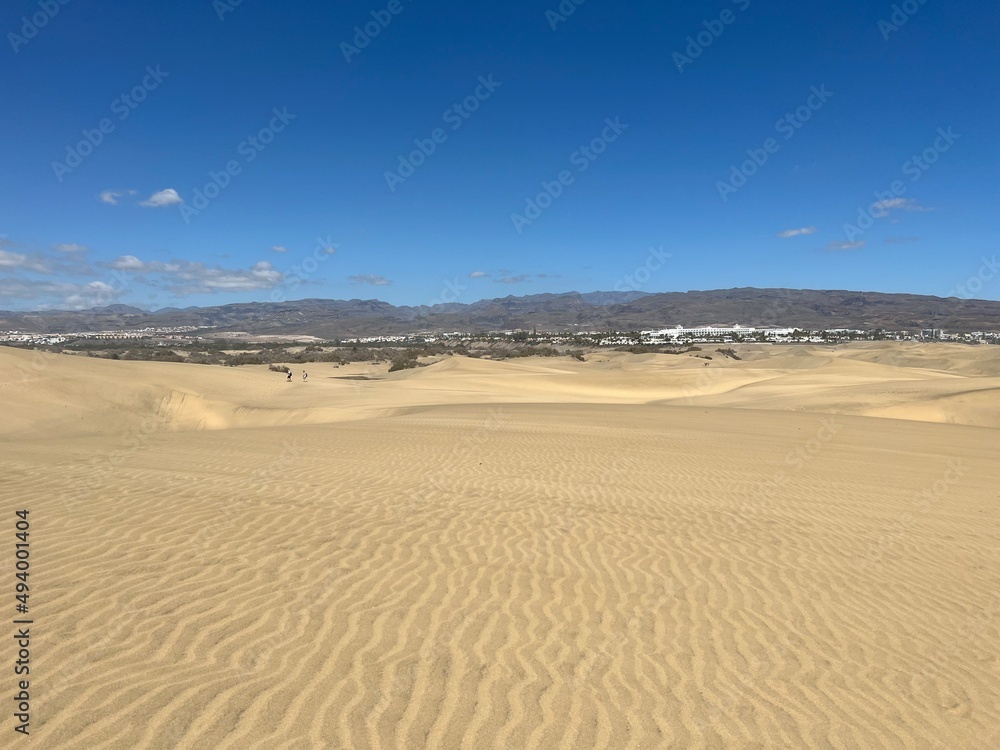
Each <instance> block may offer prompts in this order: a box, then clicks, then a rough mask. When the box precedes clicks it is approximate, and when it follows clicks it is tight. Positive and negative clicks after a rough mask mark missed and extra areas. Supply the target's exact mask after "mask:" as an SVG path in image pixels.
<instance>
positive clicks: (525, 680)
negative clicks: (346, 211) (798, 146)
mask: <svg viewBox="0 0 1000 750" xmlns="http://www.w3.org/2000/svg"><path fill="white" fill-rule="evenodd" d="M739 349H740V351H741V356H743V357H744V359H743V360H741V361H738V362H737V361H733V360H723V359H721V358H720V357H719V356H718V355H714V356H715V359H713V360H712V363H711V365H710V366H709V367H704V366H703V362H702V361H700V360H698V359H696V358H692V357H676V356H668V355H641V356H634V355H620V354H609V355H602V356H594V357H593V358H592V361H589V362H584V363H581V362H576V361H573V360H569V359H558V360H513V361H508V362H491V361H483V360H468V359H459V358H455V359H446V360H444V361H441V362H439V363H437V364H434V365H431V366H429V367H425V368H420V369H417V370H410V371H405V372H401V373H393V374H391V375H389V374H388V373H386V372H385V368H373V367H365V366H362V365H354V366H351V367H341V368H333V367H332V366H330V365H316V366H312V367H309V372H310V381H309V382H308V383H302V382H300V381H298V380H296V382H293V383H291V384H289V383H285V382H284V378H283V377H282V376H280V375H277V374H275V373H270V372H268V371H267V370H266V369H265V368H235V369H233V368H217V367H199V366H195V365H177V364H154V363H141V362H111V361H103V360H95V359H86V358H77V357H63V356H57V355H35V354H32V353H30V352H23V351H15V350H9V349H3V348H0V406H2V409H3V412H2V413H3V414H4V415H5V417H6V419H4V420H2V422H0V442H2V445H0V451H2V453H0V455H2V469H3V472H4V482H3V484H2V487H3V498H4V499H3V502H2V507H3V514H4V517H8V518H11V517H12V516H13V514H12V511H13V509H14V508H18V507H29V508H30V509H31V513H32V518H33V532H34V533H33V537H32V544H33V555H34V557H33V565H34V567H33V582H34V583H33V591H32V596H33V598H32V601H33V612H32V614H33V616H34V617H35V618H36V620H37V622H38V623H39V628H40V630H39V632H44V633H45V637H44V639H40V640H39V641H38V643H37V645H36V647H35V652H34V653H33V662H32V675H33V691H34V701H33V706H32V712H33V723H32V739H31V744H33V745H37V746H38V747H43V748H49V747H51V748H94V747H110V748H118V747H120V748H135V747H143V748H145V747H150V748H175V747H177V748H220V749H221V748H245V747H269V748H270V747H277V748H312V747H317V748H320V747H322V748H364V747H372V748H396V747H399V748H413V747H441V748H451V747H490V748H515V747H516V748H522V747H525V748H561V747H565V748H579V747H607V748H629V747H634V748H652V747H666V748H670V747H673V748H692V747H694V748H772V747H787V748H988V747H995V746H997V745H998V744H1000V679H998V677H1000V659H998V651H997V647H996V644H997V643H998V642H1000V627H998V617H997V615H998V614H1000V594H998V593H997V592H998V591H1000V554H998V549H1000V508H998V500H1000V491H998V489H997V477H998V476H1000V455H998V453H997V450H996V445H997V439H996V437H997V432H996V430H995V428H996V427H998V426H1000V403H998V402H1000V391H998V388H1000V367H998V363H1000V359H998V358H997V357H996V356H995V352H994V351H993V350H991V349H987V348H985V347H983V348H978V349H972V348H964V347H948V346H940V347H926V348H921V349H912V348H909V347H906V348H904V347H894V346H883V347H878V346H863V347H840V348H838V349H837V350H836V351H831V350H827V349H823V348H808V349H807V348H801V349H799V348H796V349H789V348H785V349H778V348H770V349H769V348H767V347H751V346H747V347H740V348H739ZM709 373H711V374H709ZM297 374H298V373H296V375H297ZM358 377H364V378H368V379H364V380H358V379H354V378H358ZM947 423H950V424H947ZM8 731H9V730H8Z"/></svg>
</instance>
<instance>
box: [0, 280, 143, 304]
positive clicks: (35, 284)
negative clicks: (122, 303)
mask: <svg viewBox="0 0 1000 750" xmlns="http://www.w3.org/2000/svg"><path fill="white" fill-rule="evenodd" d="M124 292H125V289H124V288H121V287H114V286H112V285H111V284H108V283H106V282H103V281H91V282H90V283H88V284H72V283H63V282H56V281H35V280H30V279H16V278H6V279H5V278H0V297H2V298H4V299H22V300H35V301H39V300H46V303H45V304H40V305H38V306H37V307H38V308H42V309H44V308H60V309H71V310H82V309H85V308H88V307H95V306H97V305H107V304H110V303H112V302H114V301H115V300H116V299H117V298H118V297H120V296H121V295H122V294H124Z"/></svg>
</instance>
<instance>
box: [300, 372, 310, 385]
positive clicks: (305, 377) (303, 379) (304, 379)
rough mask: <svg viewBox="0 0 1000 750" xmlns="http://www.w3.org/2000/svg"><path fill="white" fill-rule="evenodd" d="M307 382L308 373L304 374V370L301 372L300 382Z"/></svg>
mask: <svg viewBox="0 0 1000 750" xmlns="http://www.w3.org/2000/svg"><path fill="white" fill-rule="evenodd" d="M307 380H309V373H308V372H306V371H305V370H303V371H302V382H303V383H304V382H306V381H307Z"/></svg>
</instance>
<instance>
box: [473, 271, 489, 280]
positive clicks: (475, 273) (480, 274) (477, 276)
mask: <svg viewBox="0 0 1000 750" xmlns="http://www.w3.org/2000/svg"><path fill="white" fill-rule="evenodd" d="M487 276H489V274H488V273H486V271H473V272H472V273H470V274H469V278H470V279H482V278H485V277H487Z"/></svg>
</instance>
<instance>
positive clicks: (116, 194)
mask: <svg viewBox="0 0 1000 750" xmlns="http://www.w3.org/2000/svg"><path fill="white" fill-rule="evenodd" d="M135 194H136V191H135V190H105V191H103V192H102V193H101V195H100V196H99V197H100V199H101V202H102V203H107V204H108V205H109V206H117V205H118V199H119V198H124V197H125V196H126V195H135Z"/></svg>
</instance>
